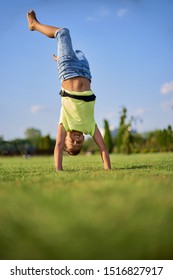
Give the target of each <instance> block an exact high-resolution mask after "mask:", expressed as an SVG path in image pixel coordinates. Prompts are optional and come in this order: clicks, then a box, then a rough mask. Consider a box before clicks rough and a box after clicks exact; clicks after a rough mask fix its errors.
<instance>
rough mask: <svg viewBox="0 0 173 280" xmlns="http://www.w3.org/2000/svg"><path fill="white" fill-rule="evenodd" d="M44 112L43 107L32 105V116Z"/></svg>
mask: <svg viewBox="0 0 173 280" xmlns="http://www.w3.org/2000/svg"><path fill="white" fill-rule="evenodd" d="M43 110H44V107H43V106H42V105H32V106H31V108H30V111H31V113H32V114H38V113H40V112H42V111H43Z"/></svg>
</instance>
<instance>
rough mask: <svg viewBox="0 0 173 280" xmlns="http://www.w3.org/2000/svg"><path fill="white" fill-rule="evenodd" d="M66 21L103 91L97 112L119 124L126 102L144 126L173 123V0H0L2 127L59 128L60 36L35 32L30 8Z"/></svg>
mask: <svg viewBox="0 0 173 280" xmlns="http://www.w3.org/2000/svg"><path fill="white" fill-rule="evenodd" d="M29 9H34V10H35V11H36V13H37V17H38V19H39V20H40V21H41V22H42V23H46V24H49V25H54V26H58V27H68V28H69V29H70V32H71V36H72V41H73V46H74V49H81V50H83V51H84V53H85V55H86V56H87V58H88V60H89V62H90V68H91V71H92V76H93V80H92V89H93V90H94V92H95V94H96V95H97V102H96V108H95V118H96V121H97V124H98V126H99V128H100V129H101V128H102V127H103V120H104V119H107V120H108V121H109V124H110V127H117V126H118V123H119V114H120V111H121V108H122V106H125V107H126V108H127V110H128V117H129V119H130V117H131V116H134V117H135V119H136V122H135V123H134V124H133V126H134V128H136V129H137V130H138V131H140V132H144V131H149V130H154V129H157V128H161V129H162V128H165V127H167V126H168V124H170V125H172V126H173V36H172V34H173V16H172V14H173V1H172V0H104V1H102V0H100V1H98V0H87V1H79V0H73V1H70V0H66V1H57V0H49V1H48V0H47V1H46V0H38V1H36V0H33V1H29V0H28V1H21V0H20V1H19V0H1V18H0V22H1V44H0V50H1V51H0V61H1V67H0V77H1V83H0V135H1V136H3V137H4V139H6V140H8V139H14V138H17V137H21V138H23V137H24V132H25V130H26V129H27V128H29V127H34V128H37V129H40V130H41V132H42V134H43V135H46V134H48V133H49V134H50V135H51V137H55V136H56V131H57V124H58V120H59V111H60V106H61V101H60V97H59V96H58V92H59V91H60V83H59V81H58V78H57V70H56V63H55V62H54V61H53V59H52V58H51V55H52V54H53V53H56V41H55V40H53V39H48V38H46V37H44V36H43V35H42V34H39V33H38V32H30V31H29V30H28V27H27V20H26V13H27V11H28V10H29Z"/></svg>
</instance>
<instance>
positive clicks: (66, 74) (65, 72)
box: [55, 28, 92, 83]
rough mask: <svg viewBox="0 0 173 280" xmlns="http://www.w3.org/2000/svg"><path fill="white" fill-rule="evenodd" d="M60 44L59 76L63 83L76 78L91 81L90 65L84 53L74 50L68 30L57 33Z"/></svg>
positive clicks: (63, 29) (64, 29)
mask: <svg viewBox="0 0 173 280" xmlns="http://www.w3.org/2000/svg"><path fill="white" fill-rule="evenodd" d="M55 37H56V38H57V44H58V61H57V67H58V76H59V79H60V81H61V83H62V82H63V81H64V80H67V79H70V78H74V77H84V78H87V79H89V80H91V78H92V76H91V72H90V67H89V63H88V61H87V59H86V57H85V55H84V53H83V52H82V51H79V50H76V51H74V50H73V47H72V42H71V37H70V33H69V30H68V29H67V28H62V29H60V30H59V31H57V32H56V33H55Z"/></svg>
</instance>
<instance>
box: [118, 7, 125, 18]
mask: <svg viewBox="0 0 173 280" xmlns="http://www.w3.org/2000/svg"><path fill="white" fill-rule="evenodd" d="M126 14H127V9H123V8H122V9H119V10H118V11H117V16H118V17H119V18H122V17H124V16H125V15H126Z"/></svg>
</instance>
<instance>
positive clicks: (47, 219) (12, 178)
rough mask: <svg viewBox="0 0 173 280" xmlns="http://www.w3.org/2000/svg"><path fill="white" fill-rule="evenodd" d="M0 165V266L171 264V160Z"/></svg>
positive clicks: (9, 161) (8, 161)
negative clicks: (105, 166) (32, 262)
mask: <svg viewBox="0 0 173 280" xmlns="http://www.w3.org/2000/svg"><path fill="white" fill-rule="evenodd" d="M111 161H112V170H111V171H103V170H102V162H101V160H100V156H97V155H96V156H88V157H87V156H77V157H68V156H67V157H65V158H64V169H65V171H64V172H60V173H58V174H57V173H56V172H55V171H54V165H53V157H33V158H30V159H28V160H25V159H23V158H20V157H19V158H0V259H172V258H173V153H172V154H171V153H170V154H169V153H167V154H146V155H131V156H124V155H113V156H111Z"/></svg>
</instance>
